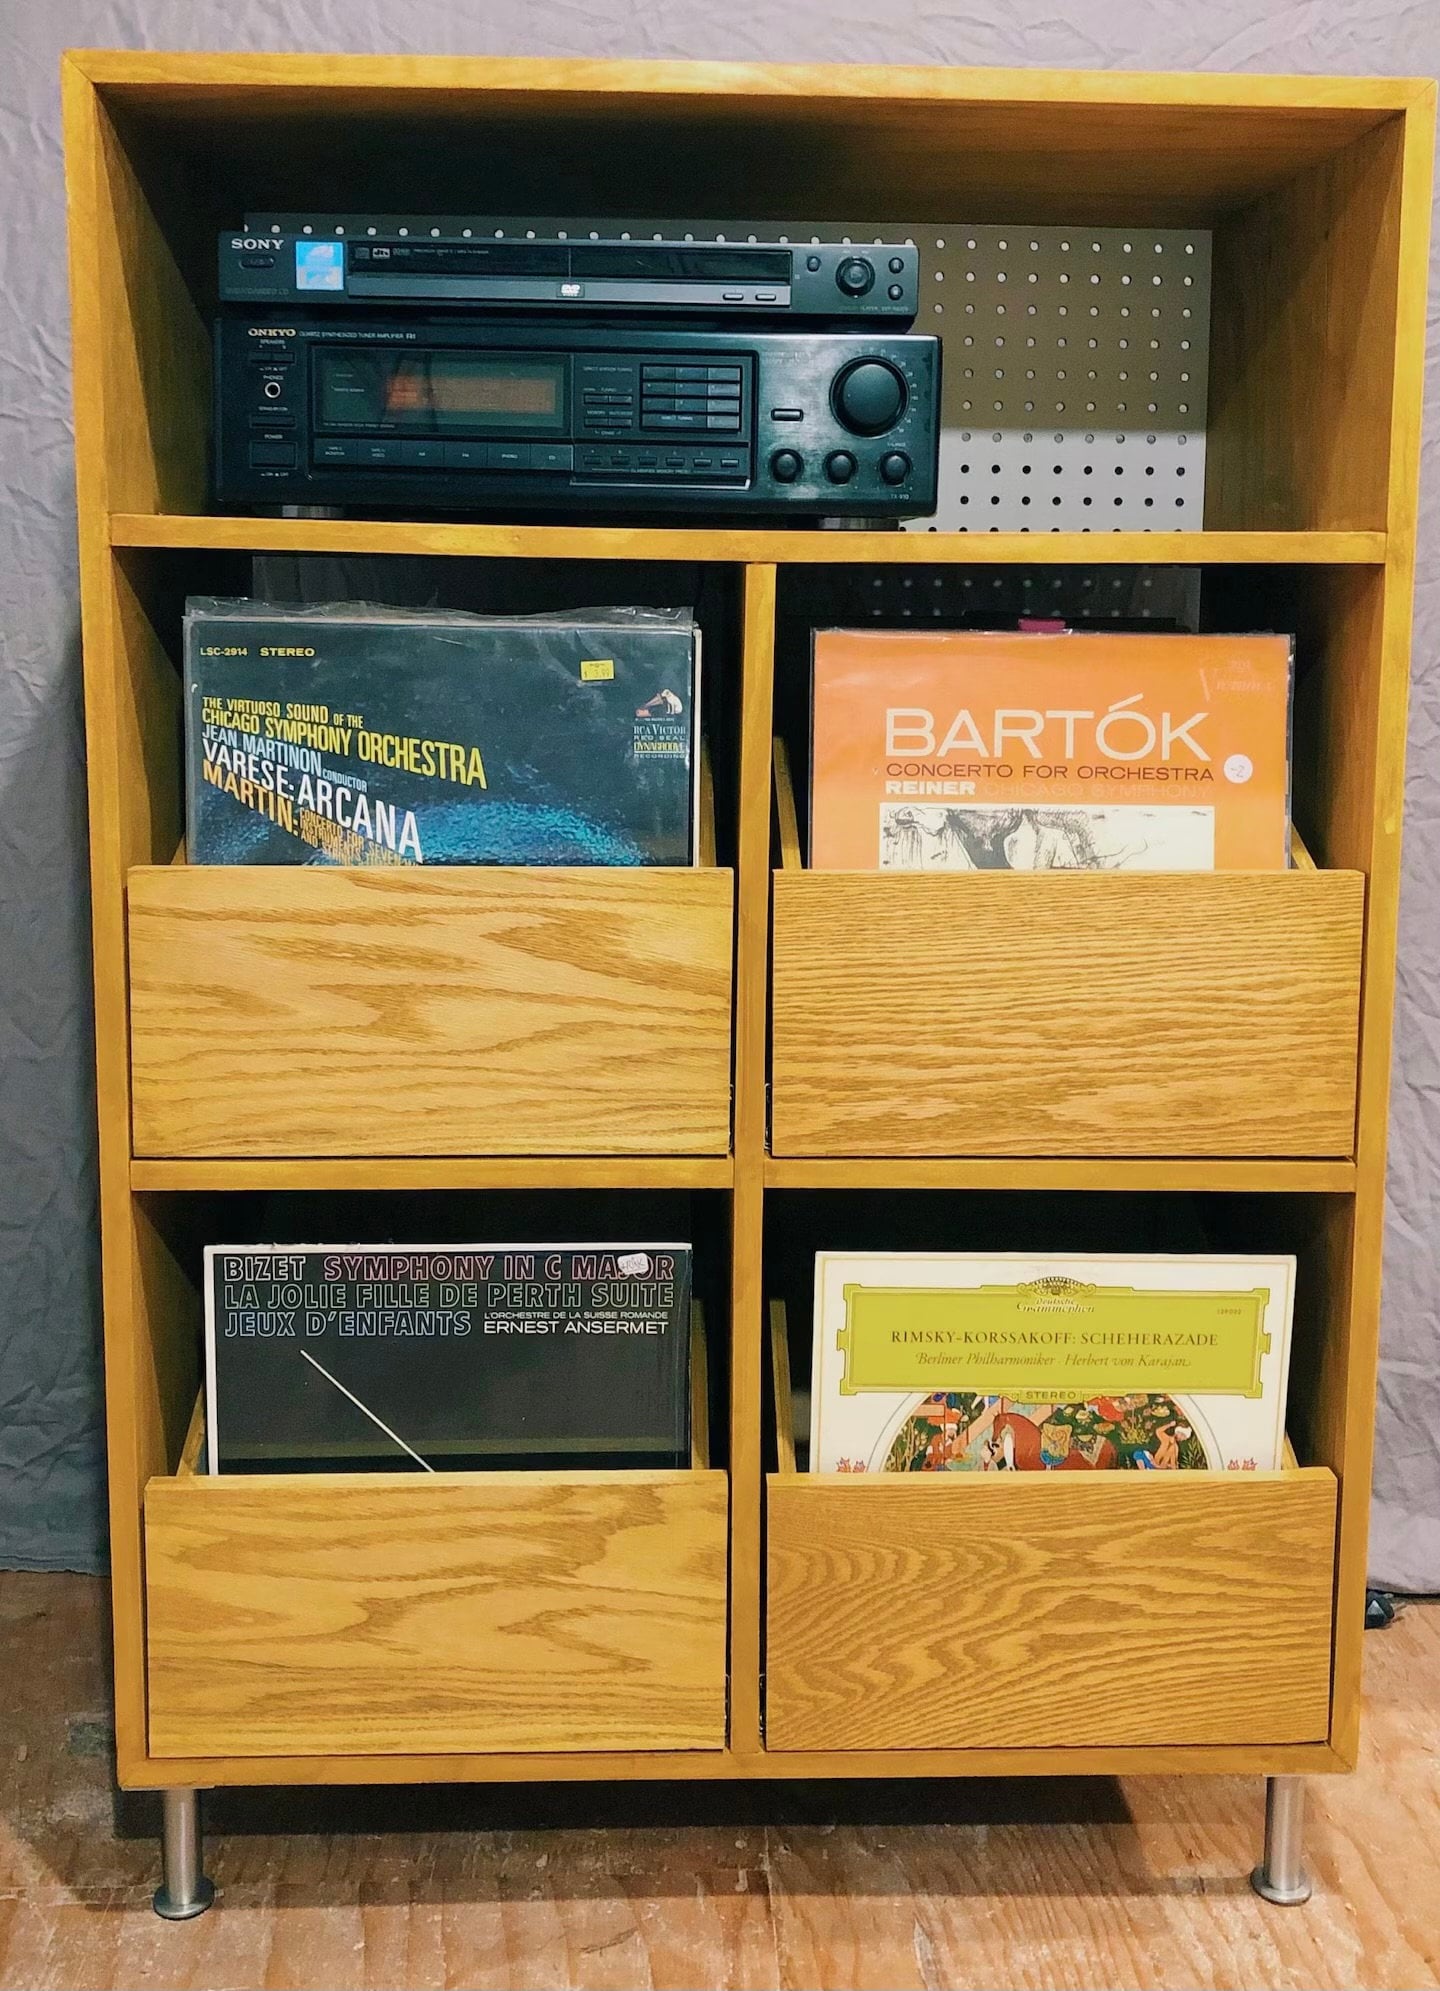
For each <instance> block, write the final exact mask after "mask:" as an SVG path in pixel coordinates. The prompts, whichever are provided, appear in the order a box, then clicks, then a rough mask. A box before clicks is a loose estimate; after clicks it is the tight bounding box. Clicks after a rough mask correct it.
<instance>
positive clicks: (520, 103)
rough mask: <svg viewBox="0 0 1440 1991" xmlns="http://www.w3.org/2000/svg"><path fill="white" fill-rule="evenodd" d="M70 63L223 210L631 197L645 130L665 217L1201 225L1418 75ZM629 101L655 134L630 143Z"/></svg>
mask: <svg viewBox="0 0 1440 1991" xmlns="http://www.w3.org/2000/svg"><path fill="white" fill-rule="evenodd" d="M70 60H71V62H72V63H73V64H74V65H75V67H76V68H77V69H78V70H79V71H80V72H81V73H82V74H83V75H84V76H85V77H87V78H88V79H89V80H90V81H91V82H92V83H93V84H94V85H95V86H96V87H97V88H98V90H99V92H100V94H101V96H102V98H103V99H104V101H105V103H106V104H107V106H109V107H110V108H111V109H112V110H113V111H114V112H115V114H116V115H117V117H122V118H124V119H125V120H126V121H127V123H128V125H129V128H130V130H131V132H132V133H133V134H134V136H135V137H136V138H137V139H141V140H143V139H146V138H148V139H151V140H158V141H160V142H161V143H162V144H163V146H164V148H165V150H166V152H167V154H169V155H170V156H172V157H173V156H174V155H175V154H177V153H183V154H187V155H189V156H190V157H191V158H201V157H203V158H204V160H205V162H206V163H207V165H208V166H209V167H210V168H211V170H212V171H214V172H216V173H217V175H218V183H217V188H216V191H217V193H221V194H226V193H233V192H234V191H235V190H236V189H238V188H239V187H240V186H241V183H242V182H243V202H244V204H245V205H246V206H247V207H249V206H257V207H258V206H264V205H265V204H266V203H273V204H274V205H275V206H276V207H277V208H279V209H285V208H288V209H290V210H292V211H293V210H295V209H296V208H304V207H311V208H313V207H324V206H326V205H338V206H340V207H342V208H349V209H351V210H354V209H356V208H365V207H378V208H382V209H384V210H385V211H388V212H391V213H394V212H398V211H401V210H402V209H420V208H434V207H435V206H436V203H437V201H438V202H439V203H440V204H441V206H442V207H443V209H444V211H447V212H450V213H454V212H456V211H457V208H470V209H473V210H477V211H482V212H511V213H521V212H524V211H526V210H527V209H528V210H529V211H531V212H533V213H536V214H547V213H555V212H557V211H559V210H560V209H561V208H562V207H566V206H574V205H575V204H577V203H580V204H583V205H585V206H587V207H590V208H593V209H595V211H596V212H599V213H606V212H609V213H620V212H623V211H625V210H626V209H627V208H629V209H634V208H635V207H636V206H637V205H643V206H645V207H647V208H648V207H649V206H650V205H651V204H652V203H653V201H654V199H655V197H656V185H655V176H654V160H655V157H656V156H657V148H658V150H659V152H660V154H661V155H662V156H663V157H664V160H665V174H664V186H665V198H666V200H667V201H668V203H669V204H670V205H671V206H672V207H673V209H674V211H675V213H676V214H677V215H685V214H696V215H705V214H710V215H719V214H723V213H731V214H744V213H756V214H760V213H763V214H764V215H765V216H766V217H767V218H770V217H773V216H774V215H777V214H783V213H784V212H785V211H786V210H787V209H788V210H796V209H803V210H804V211H805V212H807V213H810V212H814V211H816V204H817V202H818V203H820V204H821V206H822V207H828V210H829V212H830V213H832V214H837V215H838V214H843V213H849V212H867V213H869V212H873V213H874V214H875V215H876V217H877V218H880V217H883V216H885V215H887V214H888V215H892V216H893V215H898V214H901V213H907V212H911V211H913V212H914V213H915V214H916V215H917V216H918V217H920V218H925V219H931V220H936V221H943V220H951V219H953V218H954V216H955V213H956V212H957V200H958V202H959V205H960V206H963V208H964V210H965V218H968V219H973V220H977V221H983V220H993V221H1011V222H1013V221H1016V220H1024V219H1033V220H1035V221H1044V220H1057V221H1067V222H1078V221H1090V222H1096V223H1098V222H1101V221H1104V220H1113V221H1118V222H1124V223H1134V224H1137V225H1138V224H1141V223H1146V224H1151V225H1161V224H1164V223H1173V224H1176V225H1192V226H1203V225H1207V224H1210V223H1212V222H1214V221H1215V220H1216V219H1217V218H1219V217H1221V216H1224V215H1228V214H1233V213H1236V212H1238V211H1239V210H1240V209H1242V208H1245V207H1247V206H1248V205H1250V204H1251V203H1252V202H1254V201H1255V200H1257V199H1259V198H1262V197H1263V196H1265V195H1266V194H1269V193H1273V192H1274V191H1275V190H1276V189H1277V188H1279V187H1282V186H1284V185H1286V184H1287V183H1288V182H1290V181H1291V180H1293V179H1294V178H1295V177H1296V176H1297V175H1302V174H1304V173H1306V172H1308V171H1309V170H1311V169H1313V168H1315V167H1318V166H1322V165H1324V164H1325V163H1327V162H1329V161H1331V160H1333V159H1334V157H1335V156H1336V155H1337V154H1338V153H1341V152H1343V151H1344V150H1345V149H1346V148H1347V147H1349V146H1350V145H1352V144H1353V143H1355V142H1356V141H1358V140H1361V139H1363V138H1365V137H1366V136H1367V135H1369V134H1372V133H1374V132H1375V131H1376V130H1377V129H1378V128H1380V127H1381V126H1382V125H1384V124H1385V123H1386V122H1387V121H1389V120H1393V119H1394V118H1395V116H1396V114H1397V113H1400V112H1403V111H1404V110H1405V109H1406V108H1407V107H1408V106H1409V105H1410V104H1412V103H1416V102H1419V101H1420V100H1421V99H1422V98H1423V96H1424V94H1425V93H1426V91H1427V90H1429V89H1430V87H1431V86H1430V85H1428V84H1427V83H1424V82H1418V81H1407V80H1405V79H1376V80H1373V81H1359V82H1355V81H1345V80H1336V79H1331V78H1328V77H1251V76H1196V75H1172V76H1165V75H1124V74H1120V75H1116V74H1104V73H1096V72H1064V71H1062V72H1047V71H1043V70H1003V69H991V70H983V69H948V68H947V69H914V68H912V69H899V68H895V69H883V70H882V69H873V68H868V67H862V66H858V65H857V66H844V67H823V68H822V67H778V66H769V65H764V66H762V65H758V64H747V63H724V64H721V63H679V62H610V63H596V62H589V61H579V60H576V61H531V60H525V59H521V60H516V61H496V60H493V59H489V58H487V59H484V60H478V59H477V60H463V59H462V60H455V59H435V60H419V61H417V60H413V59H409V58H386V57H366V56H330V55H324V56H321V55H316V56H310V57H306V56H285V57H271V56H266V55H249V56H247V55H225V56H214V57H212V56H204V55H173V54H154V55H152V54H142V53H126V52H115V51H85V50H82V51H77V52H76V53H75V54H74V55H72V57H71V58H70ZM481 101H483V105H484V109H483V112H482V113H481V115H480V116H479V117H478V118H477V115H476V107H477V102H481ZM642 122H643V124H644V126H645V128H646V130H647V132H648V133H649V134H650V135H651V137H652V139H653V141H654V142H653V144H652V145H649V146H646V147H644V148H637V147H636V145H635V143H634V136H635V129H636V126H637V124H640V123H642ZM737 138H740V139H741V140H743V143H740V144H737V143H736V142H735V141H736V139H737ZM377 139H379V140H380V141H381V142H380V143H378V144H377V142H376V140H377ZM297 196H298V198H297ZM231 219H233V217H232V216H226V217H225V222H226V223H228V221H229V220H231ZM222 225H223V224H222Z"/></svg>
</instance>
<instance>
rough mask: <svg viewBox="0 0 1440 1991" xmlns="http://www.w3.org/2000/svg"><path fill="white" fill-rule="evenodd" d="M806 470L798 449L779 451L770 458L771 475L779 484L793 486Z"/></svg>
mask: <svg viewBox="0 0 1440 1991" xmlns="http://www.w3.org/2000/svg"><path fill="white" fill-rule="evenodd" d="M804 468H805V459H804V457H803V456H802V455H801V454H800V452H799V450H798V449H777V450H776V451H775V453H774V455H773V456H772V457H771V458H770V475H771V476H772V477H773V478H774V479H775V482H776V483H777V484H793V483H794V482H795V480H796V478H797V477H798V476H799V475H800V472H801V471H802V470H803V469H804Z"/></svg>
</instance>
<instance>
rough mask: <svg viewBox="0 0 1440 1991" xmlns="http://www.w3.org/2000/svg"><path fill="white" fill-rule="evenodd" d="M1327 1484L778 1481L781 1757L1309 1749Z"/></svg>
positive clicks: (1315, 1733) (1309, 1479)
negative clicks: (1131, 1747)
mask: <svg viewBox="0 0 1440 1991" xmlns="http://www.w3.org/2000/svg"><path fill="white" fill-rule="evenodd" d="M1334 1542H1335V1479H1334V1476H1333V1474H1331V1473H1329V1472H1328V1471H1325V1470H1324V1469H1321V1468H1316V1469H1312V1470H1301V1471H1294V1472H1284V1473H1266V1474H1249V1473H1243V1474H1242V1473H1236V1474H1201V1473H1194V1474H1192V1473H1185V1474H1173V1475H1172V1474H1165V1475H1152V1474H1139V1473H1133V1474H1132V1473H1128V1472H1126V1473H1097V1474H1095V1475H1094V1476H1093V1477H1092V1476H1089V1475H1082V1474H1078V1473H1063V1474H1061V1473H1054V1474H1052V1473H1040V1474H1033V1475H1032V1474H995V1475H992V1474H976V1475H974V1476H973V1477H971V1476H961V1475H958V1474H955V1475H941V1476H934V1477H932V1476H931V1475H928V1474H927V1475H916V1476H914V1477H904V1476H901V1475H894V1476H893V1477H892V1476H881V1477H877V1478H873V1479H868V1480H864V1479H856V1478H848V1477H844V1476H839V1475H833V1476H832V1475H821V1476H816V1477H814V1478H811V1477H808V1476H805V1475H795V1474H784V1475H775V1476H772V1477H771V1479H770V1482H769V1550H768V1555H769V1609H768V1629H767V1646H766V1661H765V1666H766V1681H767V1693H766V1728H765V1733H766V1742H767V1745H768V1746H769V1747H770V1748H772V1749H794V1750H806V1749H938V1748H947V1747H950V1748H972V1747H975V1748H984V1747H993V1748H1007V1747H1009V1748H1020V1747H1032V1748H1035V1747H1042V1746H1044V1745H1047V1744H1055V1745H1061V1746H1063V1745H1075V1746H1078V1745H1083V1744H1114V1745H1117V1746H1122V1745H1126V1744H1131V1743H1134V1744H1142V1743H1155V1744H1163V1743H1176V1744H1180V1743H1206V1742H1210V1743H1243V1742H1265V1743H1279V1742H1309V1741H1318V1740H1321V1739H1322V1738H1323V1737H1324V1736H1325V1735H1326V1733H1327V1731H1328V1727H1329V1702H1330V1630H1331V1587H1332V1584H1333V1581H1334V1572H1333V1553H1334Z"/></svg>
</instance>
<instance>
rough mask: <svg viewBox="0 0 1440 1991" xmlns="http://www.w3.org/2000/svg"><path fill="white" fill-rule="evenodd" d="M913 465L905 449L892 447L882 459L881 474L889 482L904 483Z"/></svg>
mask: <svg viewBox="0 0 1440 1991" xmlns="http://www.w3.org/2000/svg"><path fill="white" fill-rule="evenodd" d="M912 467H913V466H912V465H911V462H910V459H909V457H908V456H907V455H906V454H905V452H904V450H903V449H892V450H891V451H890V452H889V454H888V455H886V456H882V457H881V459H880V475H881V476H882V477H883V478H884V479H885V482H886V483H887V484H903V483H904V482H905V479H906V478H907V477H908V476H909V475H910V471H911V469H912Z"/></svg>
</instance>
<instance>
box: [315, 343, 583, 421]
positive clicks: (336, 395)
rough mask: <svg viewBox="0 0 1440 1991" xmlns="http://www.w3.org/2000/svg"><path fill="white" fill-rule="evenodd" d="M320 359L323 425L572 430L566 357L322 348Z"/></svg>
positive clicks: (318, 387) (319, 402) (318, 393)
mask: <svg viewBox="0 0 1440 1991" xmlns="http://www.w3.org/2000/svg"><path fill="white" fill-rule="evenodd" d="M316 362H317V368H316V396H317V406H318V412H319V417H320V425H321V426H322V427H323V428H327V429H376V428H385V429H403V430H407V431H409V432H410V433H412V434H424V435H436V434H443V433H445V432H446V431H455V432H459V431H466V432H472V431H473V432H478V433H481V434H490V433H494V434H507V435H508V434H511V433H516V432H524V433H526V434H536V435H564V434H565V433H566V420H565V374H566V363H565V361H564V360H563V359H553V360H552V359H544V358H539V359H531V358H524V359H520V358H513V359H512V358H509V357H506V356H504V355H493V356H480V355H476V354H471V353H454V352H434V351H427V352H420V353H411V352H403V351H399V350H387V351H379V352H368V353H354V352H346V351H340V350H338V349H325V348H322V349H321V350H320V351H319V352H318V353H317V354H316Z"/></svg>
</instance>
